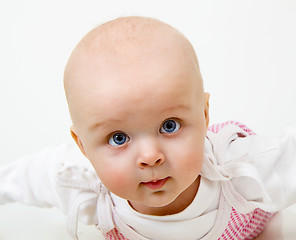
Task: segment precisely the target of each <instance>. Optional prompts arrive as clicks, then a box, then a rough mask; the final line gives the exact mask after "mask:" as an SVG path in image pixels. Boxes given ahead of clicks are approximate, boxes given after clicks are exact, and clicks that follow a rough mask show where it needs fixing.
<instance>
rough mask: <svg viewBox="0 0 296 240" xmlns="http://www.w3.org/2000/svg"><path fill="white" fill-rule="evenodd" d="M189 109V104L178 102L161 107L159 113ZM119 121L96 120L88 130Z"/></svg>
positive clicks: (110, 119) (114, 119) (118, 121)
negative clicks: (177, 103) (170, 105)
mask: <svg viewBox="0 0 296 240" xmlns="http://www.w3.org/2000/svg"><path fill="white" fill-rule="evenodd" d="M189 109H190V107H189V106H186V105H184V104H179V105H175V106H172V107H166V108H163V109H161V110H160V111H159V113H163V112H174V111H177V110H184V111H188V110H189ZM172 117H173V116H172ZM120 122H122V119H117V118H108V119H107V121H102V122H97V123H94V124H92V125H91V126H90V127H89V130H93V129H96V128H98V127H101V126H104V125H107V124H114V123H120Z"/></svg>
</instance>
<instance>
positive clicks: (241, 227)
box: [104, 121, 273, 240]
mask: <svg viewBox="0 0 296 240" xmlns="http://www.w3.org/2000/svg"><path fill="white" fill-rule="evenodd" d="M230 124H233V125H237V126H238V127H240V128H241V129H242V130H244V131H245V132H246V133H247V134H249V135H254V134H255V133H254V132H253V131H252V130H251V129H249V128H248V127H247V126H246V125H244V124H242V123H240V122H236V121H227V122H224V123H220V124H214V125H211V126H210V127H209V128H208V130H209V131H211V132H214V133H218V132H219V131H220V130H221V129H222V128H224V127H225V126H227V125H230ZM272 215H273V214H272V213H268V212H264V211H263V210H261V209H255V210H254V211H253V212H251V213H248V214H240V213H238V212H237V211H236V210H235V209H234V208H232V212H231V215H230V220H229V221H228V225H227V228H226V229H225V230H224V232H223V233H222V235H221V237H220V238H218V240H249V239H254V238H255V237H256V236H258V235H259V233H260V232H261V231H262V230H263V229H264V227H265V225H266V223H267V222H268V220H269V219H270V218H271V217H272ZM104 237H105V239H109V240H128V239H127V238H126V237H124V236H123V235H122V234H121V233H120V232H119V231H118V230H117V229H116V228H114V229H112V230H111V231H109V232H108V233H107V234H105V235H104Z"/></svg>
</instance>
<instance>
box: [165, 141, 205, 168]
mask: <svg viewBox="0 0 296 240" xmlns="http://www.w3.org/2000/svg"><path fill="white" fill-rule="evenodd" d="M171 149H173V150H172V151H171V152H170V155H169V156H168V157H169V158H171V159H174V160H173V161H172V164H177V165H178V167H179V168H180V169H181V168H182V169H183V170H184V171H188V172H196V171H198V173H199V172H200V170H201V168H202V164H203V159H204V139H203V138H202V137H195V136H188V137H186V138H182V139H181V141H178V142H176V143H174V146H171ZM176 167H177V166H176Z"/></svg>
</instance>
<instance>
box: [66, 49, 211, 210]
mask: <svg viewBox="0 0 296 240" xmlns="http://www.w3.org/2000/svg"><path fill="white" fill-rule="evenodd" d="M150 45H151V44H150ZM166 45H167V44H165V45H164V46H163V47H154V46H150V48H148V47H145V48H143V46H142V45H141V46H140V47H139V49H136V48H137V47H136V46H124V51H126V52H127V53H128V54H126V55H125V54H121V57H118V56H117V57H116V58H114V59H112V58H111V59H109V60H108V59H107V60H106V58H101V57H98V56H96V55H93V56H92V55H91V54H90V55H87V57H84V58H83V59H79V60H77V64H76V63H75V64H76V65H74V64H73V66H72V68H73V69H79V71H76V72H75V73H74V74H72V78H76V79H80V78H81V79H83V81H82V82H83V84H80V85H79V87H78V88H77V89H78V90H77V91H76V93H75V96H77V100H76V101H75V104H72V105H73V106H72V108H76V109H74V110H75V111H76V113H75V114H76V115H75V116H76V117H75V121H73V123H74V126H73V128H72V130H73V136H74V138H75V140H76V142H77V143H78V145H79V147H80V149H81V150H82V152H83V153H84V154H85V155H86V157H87V158H88V159H89V160H90V162H91V163H92V165H93V167H94V169H95V170H96V172H97V174H98V176H99V178H100V179H101V181H102V182H103V184H104V185H105V186H106V187H107V188H108V189H109V190H110V191H111V192H113V193H114V194H116V195H118V196H119V197H121V198H124V199H127V200H129V203H130V205H131V206H132V207H133V208H134V209H135V210H137V211H139V212H143V213H148V214H160V212H161V214H170V213H175V212H178V211H181V210H183V209H184V208H185V207H186V206H188V205H189V204H190V202H191V201H192V200H193V198H194V196H195V194H196V191H197V189H198V185H199V178H198V176H199V174H200V171H201V168H202V164H203V157H204V139H205V136H206V131H207V121H208V95H207V94H204V93H203V90H202V89H201V88H202V84H201V81H202V80H201V77H200V73H199V71H198V67H196V65H195V64H196V63H195V62H194V61H193V60H192V58H191V57H190V56H189V55H188V54H187V53H186V51H183V50H180V48H179V46H178V47H175V46H170V47H168V48H167V47H166ZM129 48H131V49H129ZM152 49H156V50H152ZM131 52H133V54H130V53H131ZM79 58H82V57H80V55H79ZM79 81H80V80H79ZM80 82H81V81H80ZM71 91H74V90H71ZM72 111H73V110H72ZM77 116H78V117H77ZM160 209H161V211H159V210H160Z"/></svg>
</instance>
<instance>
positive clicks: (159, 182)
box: [142, 177, 169, 190]
mask: <svg viewBox="0 0 296 240" xmlns="http://www.w3.org/2000/svg"><path fill="white" fill-rule="evenodd" d="M168 178H169V177H166V178H162V179H155V180H151V181H149V182H142V184H143V185H144V186H146V187H148V188H151V189H153V190H157V189H160V188H162V187H163V186H164V184H165V183H166V181H167V180H168Z"/></svg>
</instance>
